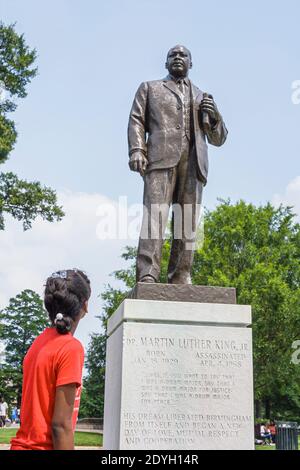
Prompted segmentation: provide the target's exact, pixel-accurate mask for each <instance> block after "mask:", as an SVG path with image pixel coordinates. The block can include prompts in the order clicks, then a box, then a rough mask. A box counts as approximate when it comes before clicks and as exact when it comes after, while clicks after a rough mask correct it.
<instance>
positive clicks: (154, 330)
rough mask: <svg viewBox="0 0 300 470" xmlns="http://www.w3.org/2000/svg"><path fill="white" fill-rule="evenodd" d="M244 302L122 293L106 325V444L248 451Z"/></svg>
mask: <svg viewBox="0 0 300 470" xmlns="http://www.w3.org/2000/svg"><path fill="white" fill-rule="evenodd" d="M250 324H251V308H250V307H249V306H241V305H231V304H211V303H210V304H206V303H195V302H170V301H155V300H134V299H126V300H125V301H124V302H123V303H122V304H121V306H120V307H119V308H118V310H117V311H116V312H115V313H114V315H113V316H112V317H111V319H110V320H109V323H108V335H109V338H108V342H107V364H106V381H105V412H104V448H105V449H111V450H112V449H122V450H123V449H143V450H150V449H152V450H153V449H158V450H175V449H176V450H192V449H193V450H201V449H213V450H217V449H253V448H254V422H253V378H252V337H251V329H250V328H249V325H250Z"/></svg>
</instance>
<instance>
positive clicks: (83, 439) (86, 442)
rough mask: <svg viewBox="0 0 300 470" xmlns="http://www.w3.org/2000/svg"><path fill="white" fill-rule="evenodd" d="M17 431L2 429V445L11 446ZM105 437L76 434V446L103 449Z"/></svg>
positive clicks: (0, 442) (92, 434)
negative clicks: (11, 440)
mask: <svg viewBox="0 0 300 470" xmlns="http://www.w3.org/2000/svg"><path fill="white" fill-rule="evenodd" d="M16 432H17V429H10V428H5V429H0V444H9V443H10V439H11V438H12V437H14V436H15V435H16ZM102 439H103V436H102V435H101V434H96V433H94V432H75V446H84V447H101V446H102Z"/></svg>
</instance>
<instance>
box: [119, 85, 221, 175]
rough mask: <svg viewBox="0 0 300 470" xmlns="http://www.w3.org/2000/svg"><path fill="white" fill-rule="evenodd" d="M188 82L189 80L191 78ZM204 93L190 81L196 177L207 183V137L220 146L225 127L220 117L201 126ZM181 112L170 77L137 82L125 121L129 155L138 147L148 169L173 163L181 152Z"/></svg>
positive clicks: (173, 165) (160, 167) (177, 159)
mask: <svg viewBox="0 0 300 470" xmlns="http://www.w3.org/2000/svg"><path fill="white" fill-rule="evenodd" d="M190 83H191V82H190ZM202 98H203V93H202V91H201V90H199V88H197V87H196V86H195V85H193V84H192V83H191V107H192V110H191V117H192V122H191V132H193V134H194V136H193V137H194V141H195V150H196V154H197V163H198V164H197V169H198V177H199V179H200V180H201V181H202V182H203V184H206V181H207V174H208V152H207V143H206V138H205V135H206V136H207V140H208V142H209V143H210V144H212V145H216V146H221V145H222V144H223V143H224V142H225V140H226V137H227V129H226V127H225V124H224V122H223V119H222V117H221V116H220V118H219V120H218V121H217V122H216V123H214V125H213V126H210V127H209V128H208V129H206V133H205V134H204V130H203V128H202V116H201V113H200V103H201V101H202ZM183 119H184V115H183V108H182V102H181V98H180V93H179V90H178V87H177V85H176V83H175V82H174V81H173V80H171V79H170V78H169V77H167V78H165V79H163V80H155V81H151V82H144V83H142V84H141V85H140V87H139V89H138V91H137V93H136V95H135V98H134V102H133V105H132V109H131V112H130V117H129V124H128V144H129V155H131V154H132V153H133V152H135V151H137V150H141V151H143V152H144V154H145V155H146V156H147V159H148V162H149V164H148V167H147V171H151V170H154V169H163V168H172V167H175V166H176V165H177V164H178V162H179V160H180V156H181V145H182V133H183V126H184V122H183Z"/></svg>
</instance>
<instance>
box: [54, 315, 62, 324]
mask: <svg viewBox="0 0 300 470" xmlns="http://www.w3.org/2000/svg"><path fill="white" fill-rule="evenodd" d="M63 318H64V316H63V314H62V313H57V315H56V317H55V320H54V323H55V324H56V323H57V321H60V320H62V319H63Z"/></svg>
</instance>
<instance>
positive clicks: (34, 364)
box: [11, 269, 91, 450]
mask: <svg viewBox="0 0 300 470" xmlns="http://www.w3.org/2000/svg"><path fill="white" fill-rule="evenodd" d="M90 295H91V288H90V281H89V279H88V277H87V276H86V275H85V274H84V273H83V272H82V271H79V270H77V269H69V270H65V271H58V272H56V273H53V274H52V275H51V276H50V277H49V278H48V279H47V282H46V286H45V296H44V303H45V307H46V309H47V311H48V314H49V318H50V320H51V327H49V328H46V329H45V330H44V331H43V333H41V334H40V335H39V336H38V337H37V338H36V339H35V341H34V342H33V344H32V345H31V347H30V348H29V350H28V352H27V354H26V356H25V358H24V362H23V390H22V403H21V426H20V429H19V430H18V432H17V435H16V437H15V438H13V439H12V440H11V450H54V449H55V450H73V449H74V431H75V425H76V420H77V416H78V411H79V404H80V393H81V383H82V369H83V363H84V350H83V346H82V344H81V343H80V342H79V341H78V340H77V339H75V338H74V336H73V335H74V333H75V331H76V328H77V326H78V324H79V322H80V320H81V319H82V318H83V317H84V316H85V315H86V313H87V311H88V300H89V298H90Z"/></svg>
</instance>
